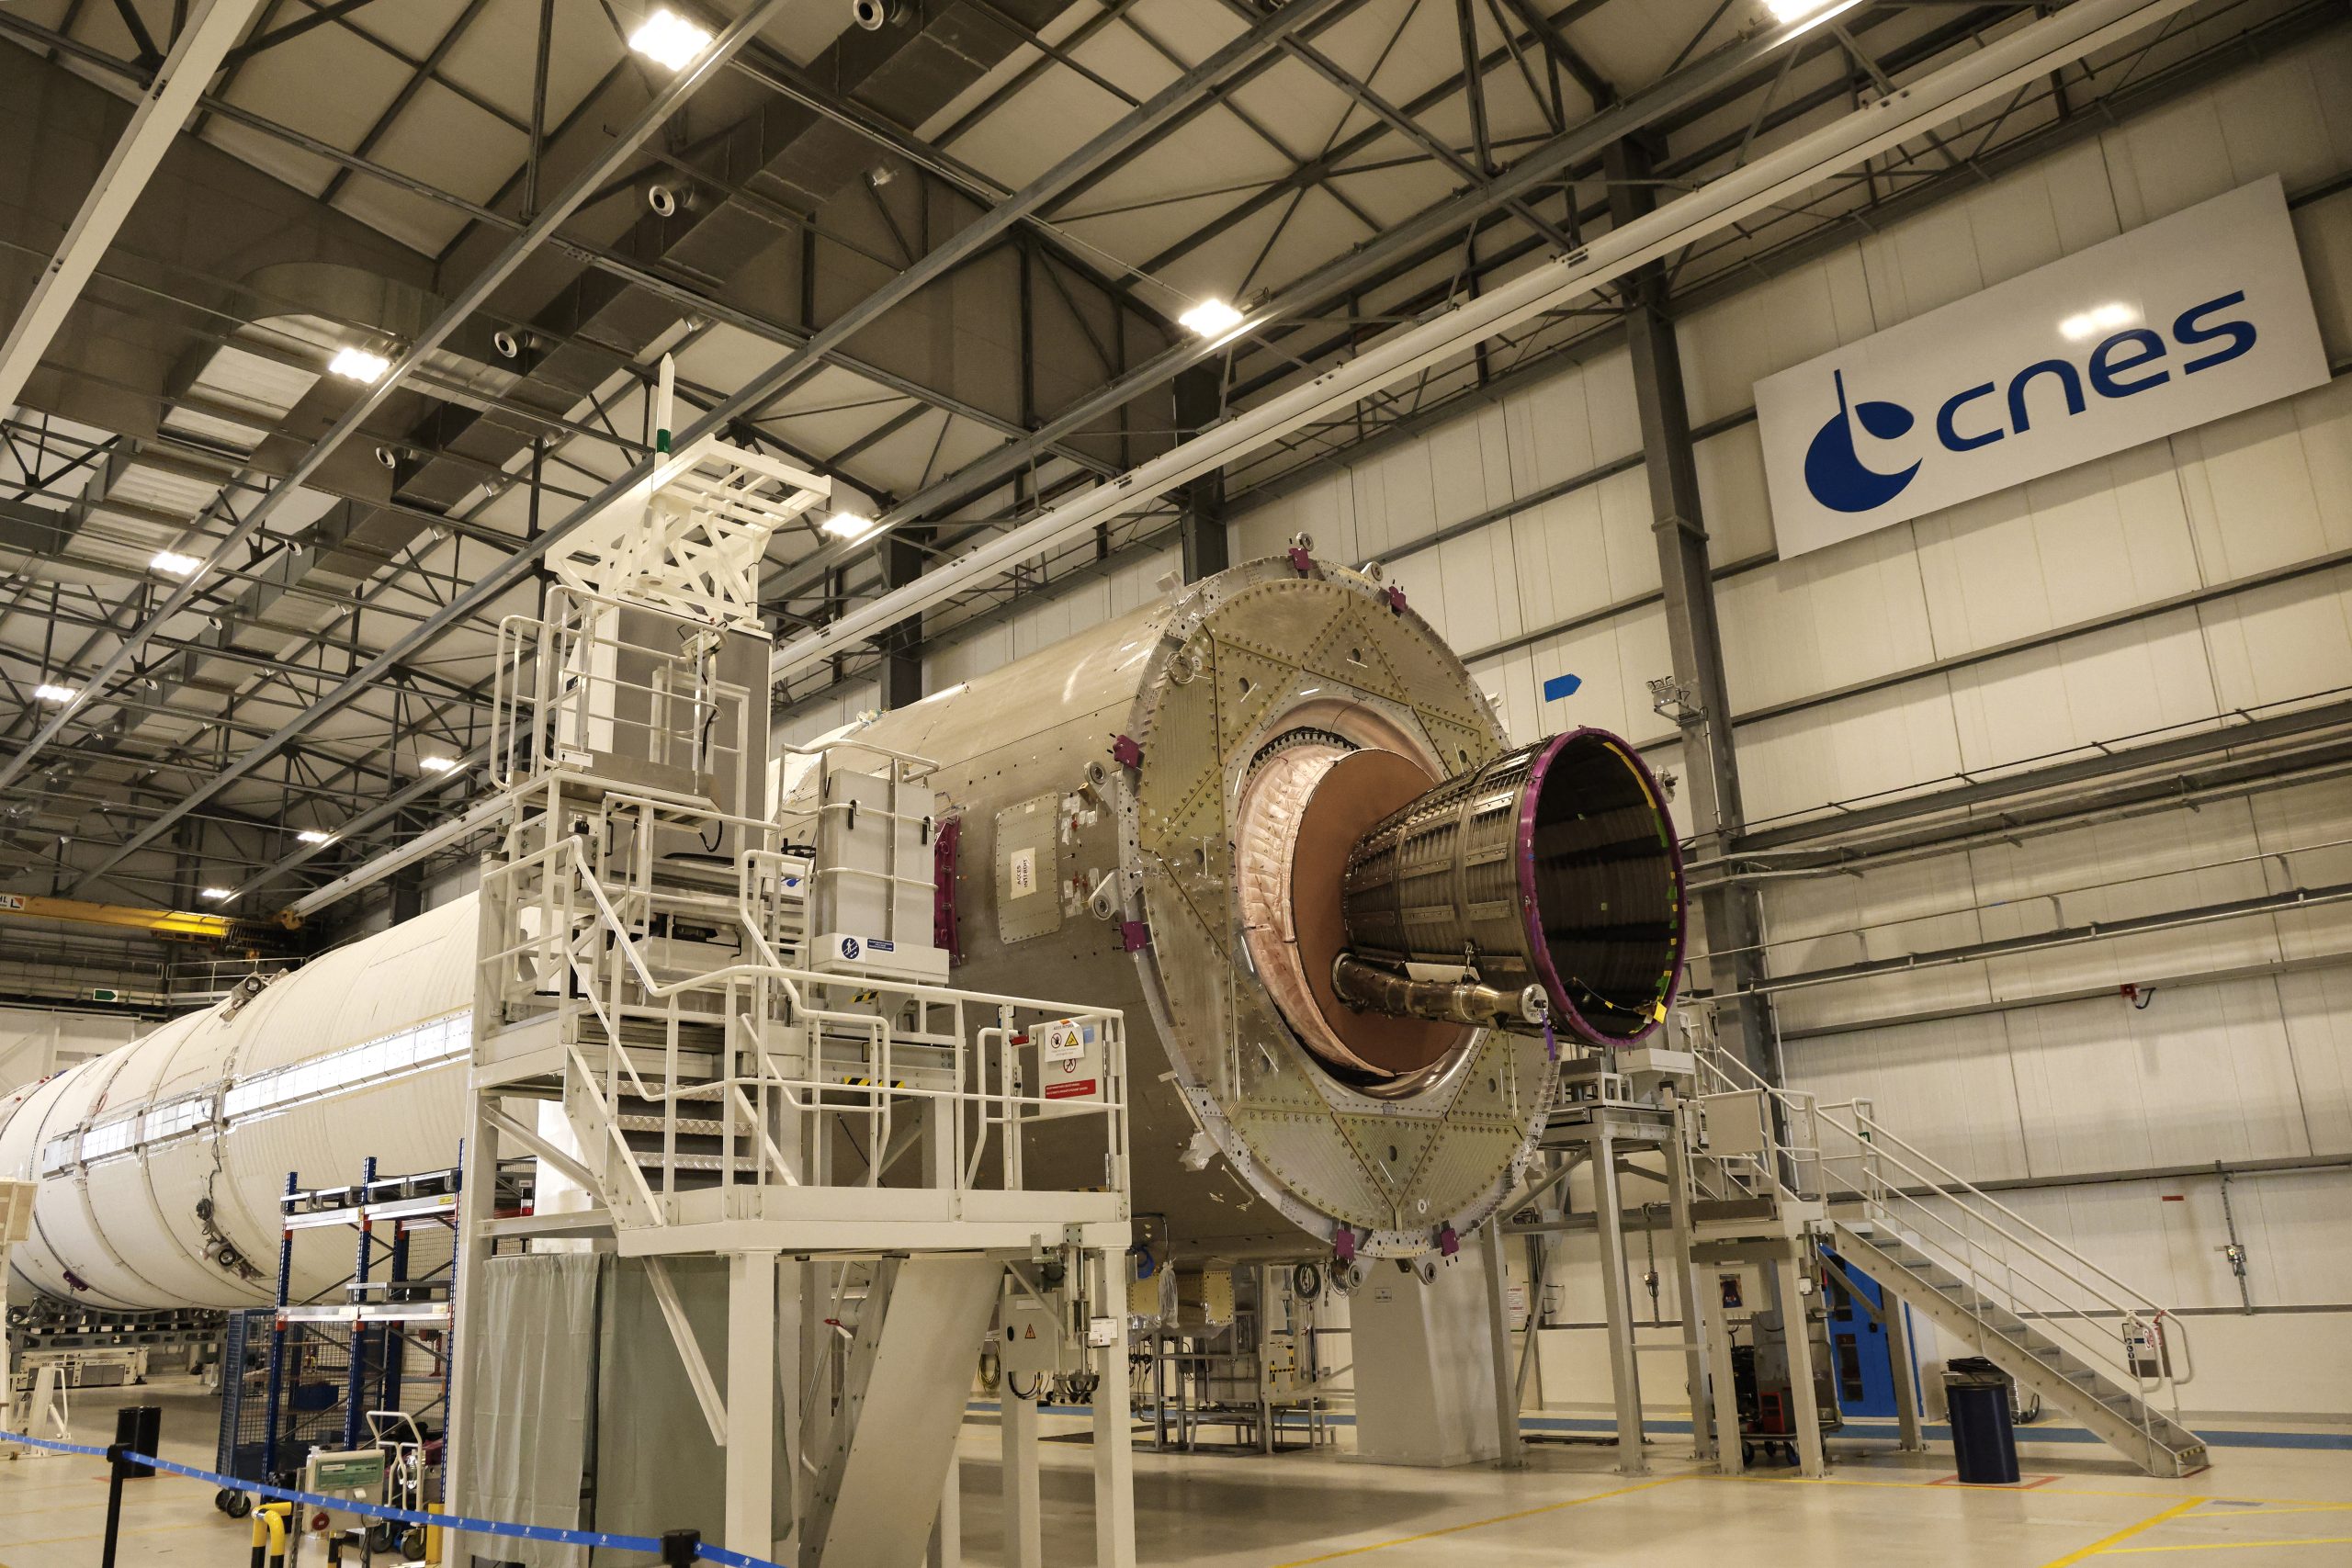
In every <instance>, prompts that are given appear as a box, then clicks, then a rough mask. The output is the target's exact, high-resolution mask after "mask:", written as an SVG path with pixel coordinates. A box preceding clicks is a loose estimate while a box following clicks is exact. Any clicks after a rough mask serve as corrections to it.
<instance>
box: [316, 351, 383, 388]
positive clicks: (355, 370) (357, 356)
mask: <svg viewBox="0 0 2352 1568" xmlns="http://www.w3.org/2000/svg"><path fill="white" fill-rule="evenodd" d="M391 367H392V362H391V361H390V360H389V359H387V358H385V357H384V356H383V355H380V354H370V353H368V351H367V350H366V349H364V348H338V349H336V350H335V351H334V358H333V359H330V360H328V361H327V368H328V369H330V370H332V371H334V373H335V374H336V375H338V376H340V377H342V378H345V380H349V381H358V382H362V383H364V384H366V385H368V386H374V385H375V384H376V382H377V381H379V380H380V379H381V378H383V374H384V372H385V371H387V370H390V368H391Z"/></svg>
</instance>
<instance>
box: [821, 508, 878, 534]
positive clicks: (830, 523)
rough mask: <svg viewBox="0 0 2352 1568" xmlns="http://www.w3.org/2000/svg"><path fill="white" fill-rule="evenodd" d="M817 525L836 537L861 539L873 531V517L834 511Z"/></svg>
mask: <svg viewBox="0 0 2352 1568" xmlns="http://www.w3.org/2000/svg"><path fill="white" fill-rule="evenodd" d="M818 526H819V527H820V528H822V529H824V531H825V532H826V533H828V534H831V536H833V537H834V538H836V539H863V538H864V537H865V536H866V535H868V534H871V533H872V532H874V519H873V518H871V517H860V516H859V515H858V514H857V513H854V512H836V513H833V514H832V515H831V517H828V518H826V519H825V520H824V522H822V523H820V524H819V525H818Z"/></svg>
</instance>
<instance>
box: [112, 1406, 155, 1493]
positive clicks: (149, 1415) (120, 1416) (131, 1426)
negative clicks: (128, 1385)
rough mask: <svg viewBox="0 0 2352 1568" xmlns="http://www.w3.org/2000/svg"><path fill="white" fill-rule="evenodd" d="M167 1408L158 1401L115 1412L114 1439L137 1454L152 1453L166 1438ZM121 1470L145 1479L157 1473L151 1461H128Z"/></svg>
mask: <svg viewBox="0 0 2352 1568" xmlns="http://www.w3.org/2000/svg"><path fill="white" fill-rule="evenodd" d="M163 1432H164V1411H163V1407H162V1406H160V1405H155V1404H126V1405H123V1406H121V1407H120V1408H119V1409H118V1410H116V1411H115V1413H114V1440H115V1441H116V1442H118V1443H119V1444H121V1445H122V1446H123V1447H124V1448H126V1449H129V1450H130V1451H131V1452H132V1453H135V1454H152V1453H153V1452H154V1451H155V1445H156V1444H157V1443H159V1442H161V1441H162V1440H163ZM122 1473H123V1475H124V1476H125V1477H126V1478H129V1479H143V1478H144V1477H147V1476H150V1475H153V1474H154V1473H155V1467H154V1466H153V1465H152V1464H127V1465H125V1466H123V1469H122Z"/></svg>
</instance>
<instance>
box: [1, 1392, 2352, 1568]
mask: <svg viewBox="0 0 2352 1568" xmlns="http://www.w3.org/2000/svg"><path fill="white" fill-rule="evenodd" d="M142 1402H143V1403H153V1404H160V1405H161V1406H163V1408H164V1455H163V1457H164V1458H166V1459H173V1460H177V1461H183V1462H187V1463H191V1464H199V1465H209V1463H210V1462H211V1455H212V1434H213V1423H214V1420H215V1411H216V1409H217V1406H216V1405H215V1404H213V1402H212V1401H211V1400H210V1399H209V1397H208V1396H207V1395H205V1394H204V1393H203V1392H202V1391H201V1390H200V1389H199V1388H198V1387H197V1385H196V1384H195V1383H194V1382H192V1381H190V1380H187V1379H182V1378H165V1379H159V1380H157V1381H156V1382H154V1383H153V1384H151V1385H149V1386H148V1387H146V1388H142V1389H137V1390H128V1391H118V1390H105V1391H94V1392H92V1393H88V1394H86V1395H85V1396H83V1397H82V1398H81V1400H80V1401H79V1403H78V1404H77V1405H76V1408H75V1413H74V1414H75V1419H74V1427H75V1437H76V1440H78V1441H85V1442H90V1443H103V1442H105V1441H107V1439H108V1438H110V1437H111V1436H112V1433H113V1420H114V1416H113V1408H114V1406H115V1405H116V1404H129V1403H142ZM1080 1425H1082V1423H1079V1422H1075V1421H1069V1420H1067V1419H1062V1418H1055V1417H1048V1418H1047V1422H1046V1431H1047V1434H1048V1435H1049V1436H1050V1435H1052V1434H1053V1433H1054V1432H1056V1431H1057V1430H1062V1431H1069V1430H1072V1429H1074V1428H1076V1427H1079V1426H1080ZM1341 1440H1342V1442H1345V1440H1346V1435H1345V1433H1344V1432H1342V1435H1341ZM1685 1441H1687V1439H1682V1438H1666V1439H1664V1440H1663V1441H1660V1442H1658V1443H1657V1444H1655V1445H1653V1448H1652V1454H1653V1467H1654V1473H1653V1474H1651V1475H1650V1476H1648V1477H1645V1478H1642V1479H1638V1480H1629V1479H1627V1478H1624V1477H1621V1476H1619V1475H1618V1474H1616V1472H1614V1470H1613V1469H1612V1468H1611V1464H1612V1455H1611V1453H1610V1452H1609V1451H1607V1450H1602V1449H1600V1448H1599V1447H1597V1446H1593V1445H1590V1444H1583V1443H1553V1442H1545V1443H1539V1444H1536V1445H1534V1446H1533V1447H1532V1450H1531V1463H1530V1467H1529V1468H1528V1469H1527V1470H1525V1471H1523V1472H1517V1473H1511V1474H1504V1473H1501V1472H1495V1471H1488V1470H1467V1469H1465V1470H1455V1471H1442V1472H1432V1471H1413V1470H1396V1469H1387V1468H1380V1469H1375V1468H1373V1467H1370V1466H1364V1465H1359V1464H1356V1463H1353V1462H1351V1461H1349V1460H1348V1459H1346V1458H1345V1457H1344V1456H1343V1455H1341V1454H1338V1453H1333V1452H1330V1451H1329V1450H1326V1451H1323V1452H1318V1453H1312V1454H1310V1453H1302V1452H1293V1453H1285V1454H1283V1455H1280V1456H1277V1457H1275V1458H1272V1459H1261V1458H1258V1457H1255V1456H1245V1455H1239V1454H1230V1455H1228V1454H1199V1455H1176V1454H1170V1455H1159V1454H1152V1453H1148V1452H1139V1453H1138V1454H1137V1455H1136V1521H1137V1531H1136V1533H1137V1540H1138V1546H1139V1556H1140V1558H1141V1560H1142V1561H1143V1562H1146V1563H1199V1564H1204V1565H1216V1568H1305V1565H1306V1564H1309V1563H1324V1562H1341V1561H1350V1560H1353V1559H1359V1558H1362V1559H1365V1560H1366V1561H1365V1562H1364V1564H1363V1568H1377V1564H1378V1563H1379V1562H1382V1561H1385V1562H1387V1563H1389V1564H1392V1565H1394V1568H1423V1565H1425V1564H1439V1565H1453V1564H1461V1565H1464V1568H1470V1565H1476V1568H1516V1565H1519V1564H1522V1563H1523V1564H1535V1563H1544V1564H1547V1565H1556V1564H1560V1563H1564V1562H1566V1563H1574V1562H1588V1563H1595V1564H1600V1563H1610V1564H1616V1563H1624V1562H1634V1561H1636V1560H1638V1561H1640V1562H1643V1563H1644V1564H1645V1568H1732V1565H1734V1564H1751V1563H1753V1564H1773V1565H1777V1564H1781V1563H1799V1562H1802V1563H1807V1564H1813V1565H1815V1568H1837V1565H1838V1564H1844V1563H1868V1564H1871V1568H1900V1565H1902V1564H1909V1563H1917V1564H1923V1565H1924V1564H1934V1565H1936V1568H2073V1565H2075V1564H2077V1563H2089V1562H2095V1561H2096V1562H2099V1563H2101V1564H2104V1565H2106V1568H2129V1565H2130V1564H2131V1563H2133V1562H2140V1561H2144V1560H2147V1559H2148V1558H2150V1557H2151V1556H2152V1555H2154V1554H2158V1553H2161V1554H2164V1555H2162V1556H2160V1557H2155V1558H2154V1561H2155V1562H2159V1563H2161V1562H2171V1561H2187V1559H2183V1558H2181V1557H2180V1556H2179V1555H2178V1554H2182V1553H2190V1552H2205V1551H2215V1552H2221V1553H2222V1554H2223V1555H2222V1556H2221V1557H2220V1558H2218V1559H2215V1561H2218V1562H2226V1563H2229V1564H2231V1565H2232V1568H2261V1565H2263V1564H2269V1563H2278V1564H2280V1565H2282V1568H2321V1565H2323V1564H2328V1563H2347V1562H2352V1450H2343V1449H2335V1450H2308V1449H2248V1448H2233V1447H2222V1448H2220V1449H2218V1450H2216V1451H2217V1453H2218V1456H2219V1457H2218V1459H2217V1461H2216V1463H2215V1466H2214V1468H2213V1469H2211V1470H2210V1471H2208V1472H2205V1473H2204V1474H2201V1475H2198V1476H2194V1477H2191V1478H2190V1479H2188V1480H2187V1481H2177V1482H2167V1481H2151V1480H2149V1479H2148V1478H2146V1477H2145V1476H2142V1475H2138V1474H2135V1473H2133V1472H2131V1471H2129V1470H2128V1469H2126V1468H2125V1467H2124V1466H2123V1465H2122V1464H2120V1462H2118V1461H2113V1460H2111V1459H2109V1458H2107V1457H2105V1456H2106V1450H2102V1449H2094V1448H2088V1447H2086V1446H2084V1445H2081V1444H2042V1445H2028V1446H2026V1447H2024V1448H2023V1449H2022V1450H2021V1455H2022V1463H2023V1469H2024V1471H2025V1472H2026V1474H2025V1480H2024V1483H2023V1484H2022V1485H2021V1486H2020V1488H2018V1490H2015V1491H2007V1490H2001V1491H1991V1490H1985V1489H1981V1488H1971V1489H1962V1488H1960V1487H1957V1486H1954V1485H1952V1484H1951V1483H1950V1477H1951V1460H1950V1456H1949V1455H1948V1454H1943V1453H1930V1454H1928V1455H1924V1456H1914V1457H1908V1458H1906V1457H1903V1456H1897V1455H1895V1454H1894V1453H1892V1452H1891V1451H1885V1450H1874V1449H1870V1448H1845V1449H1841V1450H1833V1451H1834V1452H1835V1453H1836V1454H1837V1457H1838V1465H1837V1468H1836V1470H1835V1472H1834V1473H1833V1474H1832V1475H1831V1476H1830V1478H1829V1479H1827V1480H1826V1481H1820V1482H1807V1481H1800V1480H1794V1479H1783V1478H1781V1477H1780V1476H1778V1475H1761V1476H1752V1477H1747V1478H1743V1479H1739V1480H1725V1479H1724V1478H1721V1477H1718V1476H1712V1475H1702V1474H1697V1473H1693V1472H1692V1471H1691V1466H1690V1464H1689V1462H1688V1461H1687V1460H1685V1459H1683V1458H1681V1457H1680V1456H1679V1451H1678V1450H1679V1448H1680V1446H1681V1445H1682V1444H1683V1443H1684V1442H1685ZM1043 1448H1044V1456H1045V1458H1044V1462H1045V1466H1046V1469H1045V1476H1044V1482H1043V1486H1044V1492H1045V1499H1046V1562H1048V1563H1050V1564H1057V1565H1059V1564H1076V1563H1085V1562H1091V1561H1092V1557H1093V1534H1092V1524H1091V1517H1090V1516H1089V1514H1088V1511H1087V1509H1088V1499H1089V1495H1090V1494H1091V1470H1090V1468H1089V1467H1090V1463H1091V1460H1090V1456H1089V1454H1088V1451H1087V1449H1086V1446H1085V1445H1084V1443H1082V1442H1052V1441H1049V1442H1047V1443H1046V1444H1044V1445H1043ZM963 1451H964V1456H965V1461H966V1462H965V1467H964V1486H965V1503H964V1526H965V1529H964V1539H965V1544H966V1552H967V1559H968V1560H969V1561H970V1562H974V1563H988V1562H995V1561H997V1554H998V1551H999V1548H1000V1546H1001V1531H1000V1525H999V1510H998V1503H997V1497H998V1490H997V1488H998V1476H997V1464H996V1451H997V1432H996V1428H995V1426H994V1424H993V1422H992V1421H991V1420H990V1419H989V1418H988V1417H986V1416H975V1417H974V1418H973V1420H972V1422H971V1424H970V1425H969V1426H967V1427H966V1429H965V1436H964V1443H963ZM132 1488H133V1489H132V1492H131V1493H130V1496H129V1498H128V1500H127V1502H126V1504H125V1506H124V1530H123V1546H124V1551H123V1555H122V1562H125V1563H138V1564H148V1563H162V1564H168V1565H170V1568H243V1565H244V1564H245V1562H247V1560H248V1547H247V1544H246V1542H247V1535H246V1530H245V1527H243V1526H241V1525H237V1524H232V1523H231V1522H230V1521H229V1520H227V1519H225V1518H223V1517H220V1515H219V1514H217V1513H215V1512H214V1511H213V1508H212V1505H211V1495H210V1493H209V1491H208V1490H206V1489H205V1488H204V1487H202V1486H200V1485H198V1484H197V1483H193V1482H188V1481H184V1480H179V1479H177V1478H175V1477H171V1476H168V1475H161V1476H157V1477H156V1478H155V1479H153V1480H152V1481H142V1482H137V1483H132ZM106 1491H107V1488H106V1478H105V1466H104V1465H103V1464H102V1463H101V1462H99V1461H95V1460H89V1459H82V1458H76V1457H71V1456H68V1457H62V1458H51V1459H40V1460H21V1461H17V1462H14V1463H5V1464H0V1568H96V1563H97V1562H98V1545H99V1534H100V1530H101V1529H102V1527H103V1525H104V1522H105V1517H106Z"/></svg>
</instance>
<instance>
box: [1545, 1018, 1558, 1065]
mask: <svg viewBox="0 0 2352 1568" xmlns="http://www.w3.org/2000/svg"><path fill="white" fill-rule="evenodd" d="M1559 1059H1560V1037H1559V1036H1558V1035H1556V1034H1555V1033H1553V1032H1552V1015H1551V1014H1550V1013H1548V1012H1547V1013H1545V1014H1544V1060H1545V1061H1547V1062H1556V1061H1558V1060H1559Z"/></svg>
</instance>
